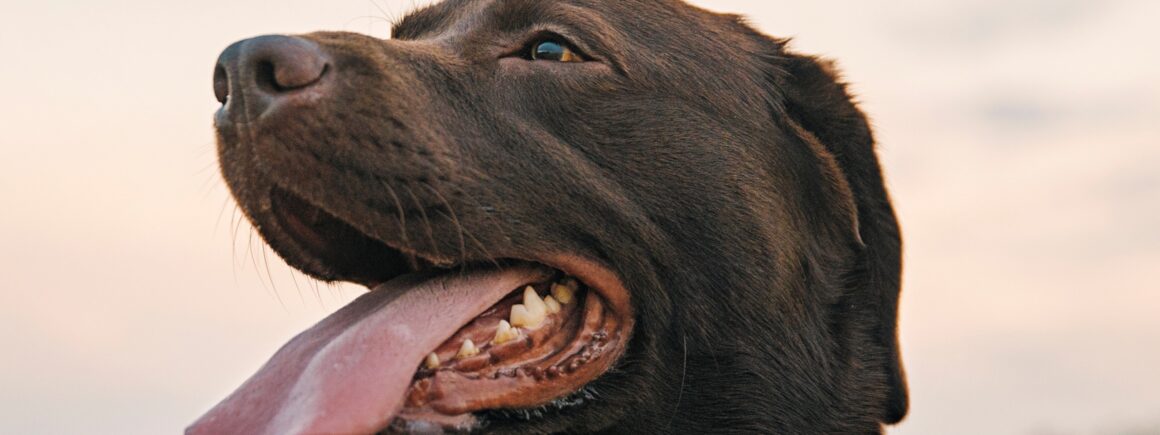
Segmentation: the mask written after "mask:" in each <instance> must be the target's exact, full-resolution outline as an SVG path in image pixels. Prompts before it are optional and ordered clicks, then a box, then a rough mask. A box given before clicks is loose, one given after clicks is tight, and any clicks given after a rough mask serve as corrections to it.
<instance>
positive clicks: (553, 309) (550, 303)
mask: <svg viewBox="0 0 1160 435" xmlns="http://www.w3.org/2000/svg"><path fill="white" fill-rule="evenodd" d="M544 306H545V307H547V308H548V314H556V313H559V312H560V310H561V309H562V308H563V307H561V306H560V303H559V302H556V298H554V297H552V295H548V296H546V297H544Z"/></svg>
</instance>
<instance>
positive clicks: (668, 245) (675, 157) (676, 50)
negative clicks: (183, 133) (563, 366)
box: [220, 0, 907, 434]
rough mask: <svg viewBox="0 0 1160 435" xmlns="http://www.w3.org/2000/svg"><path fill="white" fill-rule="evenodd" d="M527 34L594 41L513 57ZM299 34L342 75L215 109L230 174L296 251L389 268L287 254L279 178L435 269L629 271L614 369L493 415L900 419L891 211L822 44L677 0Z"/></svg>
mask: <svg viewBox="0 0 1160 435" xmlns="http://www.w3.org/2000/svg"><path fill="white" fill-rule="evenodd" d="M546 32H551V33H553V34H558V35H559V36H561V37H563V38H565V39H566V40H567V41H568V42H570V43H572V44H574V45H575V46H576V47H577V48H578V49H579V50H580V51H581V52H582V53H583V54H584V55H585V56H587V57H588V58H590V59H591V60H592V62H588V63H584V64H559V63H545V62H542V61H541V62H534V61H531V60H527V59H522V58H520V57H521V56H522V55H523V53H524V50H525V49H526V47H527V44H528V43H530V41H532V40H534V39H535V35H537V34H540V35H542V34H545V33H546ZM305 37H306V38H307V39H310V40H312V41H315V42H317V43H318V44H319V45H320V46H321V47H323V48H324V49H325V50H326V51H327V53H329V55H330V56H331V57H332V58H333V60H334V62H335V68H334V71H335V73H336V74H342V79H341V81H340V83H341V84H342V85H341V86H340V87H336V88H335V89H334V90H333V93H332V94H331V95H328V97H327V99H326V100H324V101H320V102H318V104H317V106H316V107H314V108H313V109H312V110H311V111H309V112H289V111H287V112H282V113H276V114H271V115H272V116H269V117H267V118H266V119H265V120H264V121H263V122H262V123H246V122H239V125H240V127H238V128H223V129H221V130H220V143H221V149H220V153H221V161H222V169H223V173H224V175H225V177H226V179H227V181H228V182H229V185H230V187H231V189H232V190H233V192H234V193H235V195H236V197H237V198H238V200H239V203H240V204H241V205H242V206H243V209H244V210H246V212H247V214H248V215H249V216H250V218H251V219H252V220H253V221H254V222H255V223H256V225H257V227H258V228H259V230H260V231H261V233H262V235H263V236H264V237H265V238H266V240H267V241H268V242H269V243H270V244H271V245H272V246H273V247H274V248H275V249H276V250H277V251H278V252H279V253H280V254H281V255H283V256H284V257H285V258H286V259H287V260H288V261H289V262H290V264H292V265H295V266H296V267H299V268H301V269H302V270H304V271H306V272H308V273H311V274H313V275H315V276H318V277H320V278H323V279H330V280H351V281H358V282H375V281H377V280H381V279H386V278H390V277H391V276H393V275H397V274H398V273H399V271H398V270H385V271H384V270H376V271H372V272H368V271H365V270H361V269H359V268H358V267H357V265H355V261H356V260H354V259H355V258H358V257H359V255H361V254H366V255H364V256H372V255H378V254H375V251H373V248H372V247H359V246H352V247H351V248H350V254H349V255H350V256H351V258H352V259H351V260H350V262H344V261H337V262H336V261H331V262H323V261H320V260H318V259H317V258H316V257H315V256H312V255H310V254H309V253H306V252H302V250H301V248H298V247H296V245H295V244H294V243H292V242H290V241H288V240H287V239H286V238H285V236H284V235H283V232H282V231H280V230H279V229H278V225H279V224H278V222H277V219H276V218H274V217H273V216H272V215H271V213H270V209H271V208H272V207H274V206H277V201H276V200H273V201H272V200H271V197H270V193H269V192H270V190H271V188H272V187H273V186H279V187H280V188H283V189H288V190H291V191H293V192H294V193H295V194H296V195H298V196H301V197H303V198H305V199H307V200H308V201H310V202H311V203H313V204H315V205H317V206H319V207H321V208H323V209H326V210H327V211H328V212H330V213H331V214H333V215H334V216H336V217H338V218H339V219H341V220H342V221H345V222H346V223H348V224H349V225H350V226H351V228H352V229H353V230H355V231H357V232H358V233H362V234H365V235H367V236H370V237H371V238H373V239H375V240H377V241H382V242H386V243H388V244H390V245H392V246H395V247H397V248H398V249H399V250H400V251H402V252H405V253H410V254H419V255H420V256H422V257H423V258H426V259H429V260H430V261H431V262H433V263H435V264H438V265H452V264H463V263H471V262H487V261H490V260H492V259H498V258H535V257H536V256H537V255H543V254H549V253H554V252H559V251H566V252H572V253H576V254H578V255H582V256H585V257H587V258H591V259H595V260H597V261H600V262H602V263H603V264H606V265H608V266H609V267H610V268H611V269H612V270H615V271H616V272H617V273H619V274H620V275H621V277H622V278H623V279H624V281H625V282H626V283H627V284H628V288H629V290H630V292H631V293H632V299H633V303H634V307H635V310H636V313H637V317H638V318H637V320H636V325H637V327H636V330H635V331H634V334H633V339H632V341H631V343H630V345H629V350H628V353H627V355H626V357H625V358H624V359H623V360H622V361H621V362H620V364H618V366H617V367H616V368H615V369H614V370H612V371H611V372H609V373H607V374H606V375H605V376H603V377H602V378H601V379H599V380H598V381H596V382H595V383H593V384H591V385H590V386H588V387H587V388H586V389H585V390H584V391H582V392H580V393H578V395H577V396H576V398H578V399H582V400H569V401H561V402H558V403H556V404H553V405H551V406H546V407H544V408H542V409H536V410H494V411H492V412H487V413H484V414H482V415H481V416H482V417H483V418H484V419H485V420H486V421H487V422H488V423H489V426H488V428H489V429H490V430H494V431H497V432H521V433H538V432H592V431H607V432H619V433H656V432H684V433H710V432H714V433H716V432H758V433H787V434H797V433H803V434H806V433H810V434H812V433H843V434H845V433H879V432H880V430H881V425H882V424H890V423H895V422H898V421H899V420H900V419H902V418H903V416H904V415H905V414H906V410H907V393H906V385H905V380H904V375H903V371H902V366H901V363H900V360H899V353H898V346H897V341H896V332H895V328H896V326H895V325H896V312H897V306H898V295H899V287H900V282H899V274H900V269H901V259H900V258H901V257H900V254H901V242H900V236H899V229H898V225H897V223H896V220H895V217H894V213H893V209H892V207H891V204H890V199H889V197H888V195H887V193H886V190H885V188H884V185H883V180H882V177H881V175H880V169H879V164H878V160H877V157H876V156H875V150H874V139H873V137H872V134H871V131H870V127H869V125H868V123H867V121H866V118H865V116H864V115H863V114H862V112H861V111H860V110H859V109H858V108H857V106H856V105H855V104H854V103H853V102H852V101H851V97H850V95H849V93H848V92H847V91H846V88H845V86H844V85H843V84H842V83H841V82H840V81H839V79H838V77H837V76H836V73H835V72H834V69H833V67H832V66H830V64H828V63H826V62H824V61H820V60H818V59H816V58H813V57H809V56H803V55H799V54H796V53H793V52H791V51H788V50H787V49H786V47H785V45H786V44H785V42H784V41H781V40H777V39H771V38H769V37H766V36H764V35H761V34H759V33H758V32H756V31H754V30H753V29H751V28H750V27H749V26H748V25H747V24H746V23H744V22H743V21H742V20H741V19H739V18H738V17H736V16H733V15H719V14H713V13H710V12H706V11H704V10H700V9H697V8H694V7H691V6H688V5H686V4H684V3H681V2H678V1H675V0H615V1H613V0H604V1H601V0H567V1H565V0H558V1H556V0H494V1H493V0H447V1H445V2H444V3H441V4H438V5H435V6H431V7H427V8H425V9H422V10H421V11H419V12H417V13H415V14H413V15H411V16H410V17H408V18H406V19H404V20H403V21H402V22H401V23H399V24H398V25H397V26H396V27H395V30H394V37H395V39H393V40H378V39H373V38H370V37H366V36H360V35H355V34H348V33H317V34H312V35H307V36H305ZM250 115H252V116H250V117H247V118H246V119H253V118H255V117H256V114H250ZM239 116H240V115H239ZM387 257H390V256H389V255H388V256H387ZM395 260H397V259H395V258H383V259H381V261H382V262H383V264H386V263H388V262H391V261H395ZM396 262H397V261H396Z"/></svg>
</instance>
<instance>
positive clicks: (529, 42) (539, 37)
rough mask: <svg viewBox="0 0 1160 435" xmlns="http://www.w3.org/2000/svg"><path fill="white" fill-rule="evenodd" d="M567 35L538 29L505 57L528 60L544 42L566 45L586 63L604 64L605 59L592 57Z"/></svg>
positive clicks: (551, 30)
mask: <svg viewBox="0 0 1160 435" xmlns="http://www.w3.org/2000/svg"><path fill="white" fill-rule="evenodd" d="M565 33H566V32H560V31H557V30H555V29H546V28H542V29H537V30H535V31H533V32H530V33H528V35H527V36H525V37H524V38H523V39H522V41H523V42H522V43H521V44H520V45H519V48H518V49H516V50H514V51H510V52H508V53H507V54H505V55H504V56H503V57H519V58H527V57H528V53H531V50H532V49H533V48H535V46H536V44H539V43H541V42H544V41H555V42H558V43H560V44H561V45H564V46H565V47H567V48H568V49H570V50H572V52H573V53H575V54H576V55H577V56H579V57H580V58H581V59H583V60H585V61H595V62H603V61H604V60H603V59H601V58H599V57H595V56H592V55H590V54H589V52H590V51H589V50H587V49H586V48H585V47H582V46H581V44H577V43H576V42H574V41H576V38H571V37H569V36H567V35H566V34H565Z"/></svg>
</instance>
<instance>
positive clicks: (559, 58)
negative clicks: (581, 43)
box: [531, 41, 584, 62]
mask: <svg viewBox="0 0 1160 435" xmlns="http://www.w3.org/2000/svg"><path fill="white" fill-rule="evenodd" d="M531 55H532V60H549V61H555V62H583V61H584V59H583V58H581V57H580V55H578V54H576V52H575V51H573V50H572V49H571V48H569V47H568V46H567V45H564V44H563V43H560V42H556V41H543V42H539V43H536V44H535V45H533V46H532V53H531Z"/></svg>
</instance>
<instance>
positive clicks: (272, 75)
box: [213, 35, 331, 121]
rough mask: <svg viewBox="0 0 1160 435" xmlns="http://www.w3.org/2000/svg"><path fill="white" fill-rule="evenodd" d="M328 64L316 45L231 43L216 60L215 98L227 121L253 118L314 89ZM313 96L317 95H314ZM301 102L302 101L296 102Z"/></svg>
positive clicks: (291, 40) (271, 38)
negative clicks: (242, 117)
mask: <svg viewBox="0 0 1160 435" xmlns="http://www.w3.org/2000/svg"><path fill="white" fill-rule="evenodd" d="M330 66H331V62H330V60H329V58H328V56H327V54H326V52H324V51H323V49H322V48H321V47H319V45H318V44H316V43H314V42H311V41H309V40H306V39H303V38H298V37H293V36H282V35H267V36H259V37H256V38H252V39H246V40H243V41H239V42H236V43H234V44H233V45H231V46H229V47H228V48H226V50H225V51H224V52H222V54H221V56H220V57H219V58H218V62H217V66H216V68H215V69H214V78H213V90H214V96H215V97H217V100H218V101H219V102H221V103H222V105H223V108H222V112H223V114H224V115H226V116H227V117H228V118H229V119H231V120H235V121H240V119H238V116H243V113H242V112H245V115H244V116H247V117H248V118H249V119H253V118H257V117H258V116H261V115H262V114H264V113H266V112H267V111H269V110H271V109H272V108H273V107H274V106H276V105H277V103H279V102H280V101H284V100H288V99H294V98H296V97H302V96H306V95H309V94H311V92H312V91H316V88H317V87H318V86H317V84H318V83H319V82H321V81H322V79H323V77H324V76H326V74H327V72H328V71H329V70H330ZM314 93H317V92H314ZM299 99H301V98H299Z"/></svg>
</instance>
